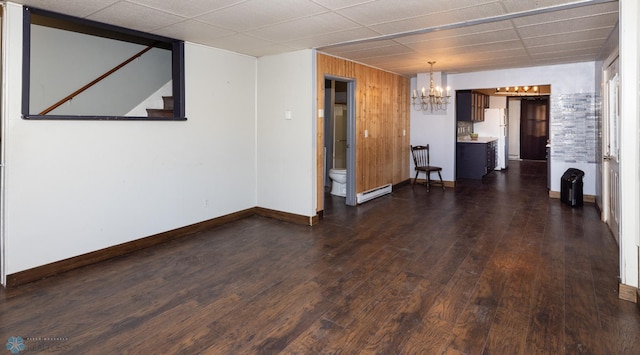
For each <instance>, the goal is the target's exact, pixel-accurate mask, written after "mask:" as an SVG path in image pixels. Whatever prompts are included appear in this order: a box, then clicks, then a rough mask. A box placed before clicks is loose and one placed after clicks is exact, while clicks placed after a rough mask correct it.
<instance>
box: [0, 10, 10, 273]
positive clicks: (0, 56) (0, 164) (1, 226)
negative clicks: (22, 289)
mask: <svg viewBox="0 0 640 355" xmlns="http://www.w3.org/2000/svg"><path fill="white" fill-rule="evenodd" d="M0 11H1V12H0V284H1V285H6V284H7V254H6V250H7V248H6V233H5V218H4V215H5V214H4V211H5V208H4V198H5V177H4V175H5V169H4V165H5V164H4V163H5V152H6V149H5V146H6V142H7V140H6V139H5V138H6V132H7V125H6V122H5V118H6V117H7V103H8V102H7V101H8V99H7V90H6V87H7V85H6V84H5V81H6V77H7V76H6V75H5V68H6V67H7V60H8V58H7V55H6V53H7V51H6V50H5V49H6V46H7V38H8V37H7V35H8V33H9V31H8V30H7V26H8V25H7V21H6V18H5V17H6V15H7V14H6V8H5V3H4V2H3V3H0Z"/></svg>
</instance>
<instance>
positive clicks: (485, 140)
mask: <svg viewBox="0 0 640 355" xmlns="http://www.w3.org/2000/svg"><path fill="white" fill-rule="evenodd" d="M495 140H498V137H478V139H477V140H473V141H472V140H471V138H469V136H464V137H458V143H489V142H493V141H495Z"/></svg>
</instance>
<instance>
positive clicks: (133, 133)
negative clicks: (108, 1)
mask: <svg viewBox="0 0 640 355" xmlns="http://www.w3.org/2000/svg"><path fill="white" fill-rule="evenodd" d="M21 18H22V12H21V7H20V6H17V5H13V4H8V5H7V11H6V12H5V19H10V26H11V28H10V35H9V36H8V42H9V43H7V45H8V48H9V50H8V52H9V53H8V60H7V62H6V63H5V65H6V68H5V69H6V71H5V72H6V73H8V74H9V75H10V77H9V78H8V80H7V82H8V90H6V91H5V94H6V99H7V101H6V102H7V103H8V105H7V107H6V110H5V111H4V115H3V123H4V126H5V127H6V131H5V134H4V136H3V142H2V143H3V144H4V154H5V161H4V164H5V166H4V168H3V169H4V178H5V179H4V183H5V205H4V208H5V226H4V228H5V229H4V238H5V243H6V244H5V256H6V270H5V272H6V273H7V274H11V273H15V272H19V271H22V270H25V269H29V268H33V267H36V266H40V265H43V264H47V263H51V262H54V261H58V260H62V259H65V258H69V257H73V256H76V255H80V254H84V253H87V252H91V251H95V250H98V249H101V248H105V247H109V246H113V245H116V244H120V243H124V242H129V241H132V240H135V239H139V238H142V237H145V236H149V235H153V234H157V233H160V232H164V231H167V230H171V229H175V228H179V227H182V226H185V225H189V224H193V223H197V222H200V221H204V220H208V219H212V218H215V217H218V216H222V215H225V214H229V213H232V212H236V211H239V210H243V209H246V208H251V207H254V206H255V205H256V183H255V181H256V169H255V164H254V162H255V160H256V156H255V154H256V143H255V117H256V106H255V91H254V88H255V82H256V59H255V58H253V57H247V56H242V55H238V54H233V53H230V52H226V51H221V50H216V49H212V48H207V47H202V46H198V45H193V44H186V45H185V70H186V74H185V75H186V77H185V82H186V88H185V91H186V100H185V101H186V115H187V118H188V120H187V121H185V122H151V121H149V122H131V121H109V122H105V121H28V120H23V119H22V118H21V117H20V93H21V80H20V75H19V73H20V72H21V51H20V50H16V48H20V45H21V43H22V29H21V25H22V24H21Z"/></svg>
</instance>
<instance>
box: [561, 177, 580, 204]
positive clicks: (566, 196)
mask: <svg viewBox="0 0 640 355" xmlns="http://www.w3.org/2000/svg"><path fill="white" fill-rule="evenodd" d="M583 177H584V171H582V170H580V169H574V168H570V169H567V171H565V172H564V174H562V178H561V180H560V201H562V202H564V203H566V204H567V205H569V206H571V207H578V206H582V185H583V182H582V179H583Z"/></svg>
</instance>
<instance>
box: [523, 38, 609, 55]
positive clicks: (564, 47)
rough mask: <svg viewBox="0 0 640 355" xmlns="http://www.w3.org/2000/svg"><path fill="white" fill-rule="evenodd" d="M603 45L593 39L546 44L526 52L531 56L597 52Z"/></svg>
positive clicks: (601, 42) (602, 41)
mask: <svg viewBox="0 0 640 355" xmlns="http://www.w3.org/2000/svg"><path fill="white" fill-rule="evenodd" d="M603 43H604V40H602V39H594V40H587V41H579V42H565V43H555V44H548V45H543V46H532V47H527V51H528V52H529V53H532V54H534V53H535V54H543V53H557V52H570V51H574V50H581V49H589V50H594V49H595V50H597V51H599V50H600V48H602V45H603Z"/></svg>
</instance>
